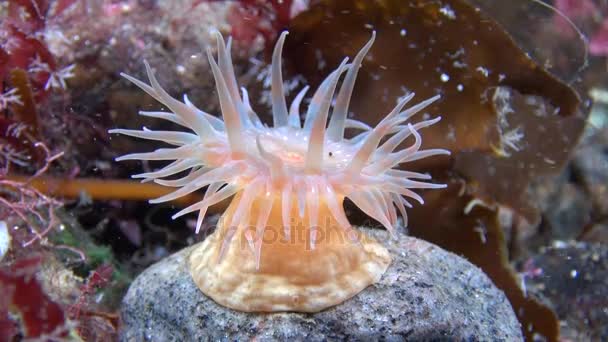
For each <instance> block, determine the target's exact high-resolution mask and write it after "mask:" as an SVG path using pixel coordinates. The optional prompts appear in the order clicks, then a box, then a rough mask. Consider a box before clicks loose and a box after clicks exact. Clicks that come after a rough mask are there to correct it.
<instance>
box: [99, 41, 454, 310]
mask: <svg viewBox="0 0 608 342" xmlns="http://www.w3.org/2000/svg"><path fill="white" fill-rule="evenodd" d="M215 35H216V38H217V54H218V61H217V62H216V60H215V59H214V58H213V57H212V54H211V52H210V51H209V50H208V51H207V54H208V57H209V63H210V65H211V69H212V71H213V75H214V78H215V81H216V86H217V92H218V96H219V99H220V106H221V112H222V117H223V120H221V119H219V118H217V117H215V116H213V115H210V114H208V113H205V112H204V111H202V110H200V109H198V108H196V107H195V106H194V105H193V104H192V103H191V102H190V101H189V100H188V98H187V97H186V96H184V101H183V102H181V101H178V100H176V99H174V98H172V97H171V96H170V95H169V94H167V93H166V92H165V91H164V90H163V89H162V87H161V86H160V85H159V83H158V81H157V80H156V79H155V76H154V73H153V72H152V70H151V68H150V66H149V65H148V64H147V63H145V64H146V69H147V73H148V77H149V79H150V85H148V84H146V83H144V82H142V81H139V80H137V79H135V78H133V77H131V76H128V75H125V74H123V76H124V77H125V78H127V79H128V80H130V81H131V82H133V83H135V84H136V85H137V86H139V87H140V88H142V89H143V90H144V91H145V92H147V93H148V94H150V95H151V96H152V97H154V98H155V99H156V100H158V101H159V102H161V103H162V104H164V105H165V106H166V107H167V108H168V109H169V110H170V112H140V114H141V115H144V116H149V117H156V118H160V119H165V120H169V121H172V122H174V123H176V124H178V125H180V126H183V127H184V128H186V129H187V130H188V132H181V131H151V130H148V129H146V128H144V129H143V130H141V131H139V130H127V129H115V130H111V131H110V132H112V133H121V134H125V135H130V136H134V137H138V138H144V139H151V140H160V141H164V142H166V143H168V144H170V145H173V147H172V148H161V149H158V150H156V151H153V152H147V153H134V154H129V155H125V156H122V157H119V158H117V160H169V161H172V162H171V163H170V164H168V165H167V166H165V167H163V168H161V169H159V170H157V171H153V172H147V173H142V174H139V175H134V176H133V177H134V178H141V179H143V181H154V182H156V183H158V184H162V185H165V186H169V187H175V188H177V189H176V190H175V191H174V192H172V193H170V194H167V195H165V196H162V197H160V198H157V199H154V200H151V201H150V202H151V203H160V202H165V201H170V200H173V199H176V198H179V197H181V196H184V195H187V194H189V193H191V192H194V191H197V190H199V189H202V188H206V192H205V195H204V198H203V200H202V201H200V202H198V203H195V204H193V205H191V206H189V207H187V208H185V209H183V210H181V211H179V212H178V213H176V214H175V215H174V218H176V217H179V216H181V215H184V214H188V213H192V212H198V220H197V225H196V232H197V233H198V231H199V229H200V227H201V225H202V222H203V219H204V217H205V213H206V211H207V208H208V207H209V206H211V205H213V204H216V203H218V202H220V201H222V200H224V199H226V198H229V197H231V196H234V195H236V196H234V200H233V202H232V204H231V205H230V208H229V209H228V210H227V212H226V213H225V214H224V216H223V217H222V220H221V224H220V225H219V227H218V230H217V231H216V233H214V235H212V236H214V237H215V239H208V240H207V241H205V242H204V245H205V246H204V248H203V249H199V250H198V252H194V253H193V256H192V259H191V267H192V271H193V277H194V279H195V280H197V279H199V278H200V279H199V280H200V281H197V284H198V285H199V287H200V288H201V289H202V290H203V292H205V293H207V294H209V295H210V296H211V297H213V298H214V299H216V301H218V302H220V303H222V304H224V305H227V306H230V307H234V308H237V309H241V310H245V311H275V310H300V311H317V310H320V309H322V308H324V307H327V306H328V305H334V304H337V303H338V302H339V301H341V300H344V299H346V298H349V297H350V296H352V295H353V294H355V293H357V292H358V291H360V290H361V289H363V288H364V287H365V286H367V285H369V284H370V283H373V282H374V281H376V280H377V279H379V276H380V275H381V274H382V273H383V272H384V270H386V267H387V266H388V263H390V257H388V255H387V253H386V251H385V250H384V252H382V251H380V250H381V249H382V247H381V246H380V245H378V244H377V243H376V242H374V241H371V239H369V238H361V236H360V235H359V234H358V233H356V232H353V230H352V227H351V225H350V223H349V221H348V219H347V217H346V215H345V213H344V209H343V207H342V202H343V199H344V198H345V197H347V198H349V199H350V200H351V201H352V202H353V203H354V204H355V205H357V206H358V207H359V208H360V209H361V210H363V211H364V212H365V213H366V214H367V215H369V216H371V217H372V218H374V219H376V220H377V221H378V222H380V223H381V224H382V225H383V226H384V227H386V229H388V230H389V231H390V232H391V233H392V232H393V231H394V227H395V225H396V224H397V218H398V216H401V217H402V218H403V222H404V224H405V225H407V213H406V209H405V208H406V207H411V205H410V202H409V201H408V199H413V200H415V201H418V202H420V203H422V202H423V200H422V198H421V197H420V196H419V195H418V194H417V193H416V192H414V191H413V190H412V189H416V188H426V189H433V188H442V187H444V185H442V184H433V183H429V182H428V180H429V179H430V178H431V177H430V176H429V175H427V174H422V173H416V172H409V171H404V170H400V169H396V167H397V166H399V165H400V164H402V163H407V162H410V161H414V160H418V159H421V158H425V157H429V156H433V155H440V154H449V152H448V151H446V150H442V149H429V150H421V136H420V134H419V132H418V131H419V130H420V129H422V128H424V127H427V126H430V125H432V124H434V123H436V122H437V121H439V119H440V118H434V119H431V120H426V121H419V122H417V123H410V122H409V119H410V118H411V117H412V116H413V115H414V114H416V113H418V112H420V111H421V110H423V109H424V108H426V107H427V106H428V105H430V104H431V103H433V102H434V101H436V100H437V99H438V96H435V97H433V98H430V99H428V100H425V101H423V102H420V103H418V104H416V105H414V106H412V107H409V108H407V109H405V106H406V104H407V103H408V102H409V101H410V100H411V99H412V97H413V94H411V95H409V96H407V97H405V98H403V99H401V100H400V101H399V103H398V104H397V105H396V106H395V108H394V109H393V110H392V111H391V112H390V113H388V114H387V115H386V116H385V117H384V119H383V120H382V121H381V122H380V123H379V124H378V125H377V126H376V127H373V128H372V127H369V126H368V125H366V124H365V123H363V122H360V121H357V120H353V119H349V118H347V113H348V105H349V102H350V98H351V95H352V92H353V87H354V83H355V79H356V76H357V73H358V71H359V68H360V67H361V63H362V61H363V59H364V57H365V55H366V54H367V52H368V51H369V49H370V48H371V46H372V44H373V41H374V37H375V33H374V34H373V35H372V38H371V39H370V41H369V42H368V43H367V44H366V45H365V46H364V47H363V48H362V49H361V50H360V52H359V53H358V54H357V56H355V58H354V60H353V61H352V63H348V59H344V61H343V62H342V63H341V64H340V65H339V66H338V67H337V68H336V69H335V70H334V71H333V72H332V73H330V74H329V76H327V78H326V79H325V80H324V81H323V82H322V83H321V85H320V86H319V88H318V89H317V90H316V91H315V93H314V94H313V96H312V99H311V101H310V104H309V106H308V108H307V110H306V113H305V115H304V117H305V118H304V120H301V113H300V104H301V102H302V100H303V98H304V97H305V95H306V92H307V90H308V87H305V88H304V89H302V90H301V91H300V92H299V93H298V95H297V96H296V97H295V99H294V100H293V102H292V103H291V105H290V107H289V109H288V108H287V104H286V100H285V97H284V92H283V78H282V75H281V52H282V48H283V43H284V41H285V38H286V35H287V32H283V33H282V34H281V35H280V37H279V39H278V42H277V44H276V46H275V50H274V53H273V56H272V66H271V77H272V83H271V87H272V89H271V97H272V117H273V126H272V127H269V126H267V125H265V124H263V123H262V121H261V120H260V118H259V117H258V115H257V114H256V113H255V112H254V111H253V109H252V108H251V105H250V102H249V99H248V95H247V91H246V90H245V89H244V88H242V89H241V90H240V91H239V89H238V86H237V82H236V77H235V74H234V71H233V67H232V61H231V57H230V52H229V51H230V45H231V44H230V40H229V41H228V44H227V45H226V44H225V42H224V40H223V38H222V36H221V34H219V33H215ZM343 74H345V76H344V79H343V80H342V82H341V85H340V87H339V91H337V95H336V97H335V104H334V105H333V108H332V105H331V104H332V100H333V99H334V95H335V93H336V90H337V88H338V84H339V81H340V79H341V77H342V75H343ZM330 109H331V110H332V113H331V116H330V115H329V112H330ZM347 128H351V129H356V130H359V132H360V133H359V134H357V135H355V136H353V137H351V138H345V136H344V131H345V129H347ZM408 137H413V140H414V141H413V143H412V144H411V145H410V146H409V147H407V148H404V149H400V148H399V146H400V145H401V144H402V142H404V141H405V140H406V139H408ZM410 140H411V138H410ZM184 171H189V173H188V174H187V175H186V176H183V177H181V178H177V179H173V178H171V177H172V176H174V175H176V174H180V173H182V172H184ZM298 225H300V226H302V227H304V230H303V231H304V232H305V234H306V238H301V239H293V238H292V234H293V233H294V227H295V226H298ZM336 227H337V229H334V228H336ZM271 228H272V229H271ZM278 230H280V231H281V234H280V236H281V239H276V238H275V239H268V238H267V237H268V234H269V232H270V231H272V232H274V233H273V234H278V233H277V231H278ZM337 231H339V232H342V233H341V234H343V235H342V237H343V238H344V237H350V238H353V237H354V238H356V239H355V240H356V241H352V239H350V240H349V241H351V242H352V243H347V244H345V243H338V244H336V243H333V242H331V241H330V240H331V239H327V238H325V239H323V241H321V239H320V237H327V236H328V235H329V234H330V232H337ZM301 233H302V231H300V234H301ZM235 236H236V237H237V238H236V239H235ZM296 240H297V241H296ZM243 241H245V242H246V243H245V244H244V246H245V247H246V248H241V247H243V244H242V242H243ZM277 241H282V242H283V243H285V242H287V243H288V244H289V243H291V247H289V246H288V247H280V248H279V247H277V246H278V245H276V244H274V243H275V242H277ZM294 241H296V242H294ZM340 241H343V242H344V241H346V240H345V239H341V240H340ZM277 243H278V242H277ZM294 243H296V244H298V246H297V247H294ZM337 245H341V246H342V247H336V246H337ZM345 245H348V246H347V247H345ZM231 246H233V247H234V248H231ZM275 247H277V248H275ZM230 250H232V251H230ZM296 250H299V251H300V252H294V251H296ZM357 250H359V252H357ZM205 251H206V252H205ZM244 253H245V254H244ZM247 253H250V254H248V255H249V257H248V256H247ZM307 253H308V254H307ZM315 253H317V254H315ZM312 255H316V256H315V257H311V256H312ZM328 255H329V259H330V260H334V263H335V264H342V266H336V265H333V266H332V265H331V264H330V265H327V264H326V263H323V262H314V260H315V259H316V260H319V258H321V259H322V258H324V257H328ZM226 258H227V259H228V261H226V260H224V259H226ZM239 258H241V259H244V260H242V261H241V264H240V265H232V264H234V263H237V264H238V263H239V261H238V260H239ZM294 258H295V259H299V260H300V262H298V263H295V264H294V263H290V262H288V261H287V260H293V259H294ZM212 259H213V260H214V265H216V266H215V267H216V268H215V271H214V268H213V266H212V265H211V264H210V263H211V260H212ZM340 259H343V260H341V261H340ZM335 260H338V261H337V262H336V261H335ZM222 263H223V264H224V265H231V266H228V267H224V268H225V270H224V271H222V272H218V271H217V270H218V269H220V268H221V267H220V266H219V265H220V264H222ZM201 265H202V266H201ZM306 265H308V266H306ZM311 265H314V267H317V268H323V267H325V268H326V269H327V268H335V269H333V270H332V271H331V272H329V273H326V272H325V273H324V272H320V273H323V274H325V278H326V279H325V280H324V281H322V282H321V283H323V282H326V283H327V282H328V281H330V280H329V279H330V278H332V277H333V278H334V279H337V278H340V277H342V278H341V279H342V280H344V279H350V278H349V274H350V275H352V274H356V273H357V272H358V271H357V270H361V269H364V270H366V271H365V272H363V273H366V274H365V275H362V276H361V277H360V278H361V279H365V280H363V281H361V282H355V283H356V286H354V288H353V289H351V290H349V291H346V292H348V293H344V294H341V295H338V296H337V297H336V298H333V297H332V296H330V297H332V298H333V299H332V300H327V301H324V303H323V304H322V305H318V303H315V304H313V305H308V306H306V305H304V306H302V305H299V304H297V305H291V306H290V305H284V304H285V303H284V301H280V300H279V304H278V305H267V304H268V302H273V301H276V298H273V295H272V292H273V291H274V292H277V291H278V292H281V291H280V290H276V289H275V290H272V291H270V294H269V297H264V298H262V299H260V298H259V296H258V298H257V300H256V301H257V302H260V303H261V304H256V305H245V306H239V305H234V304H231V303H234V302H238V301H239V300H240V299H238V298H241V299H242V298H245V297H247V296H248V295H251V294H252V293H253V294H254V295H255V292H251V293H249V294H244V295H243V296H241V297H238V296H237V297H234V293H235V292H237V293H240V292H239V291H240V290H239V291H236V290H235V288H234V287H233V288H226V286H223V285H218V284H224V283H234V284H236V283H235V282H230V281H228V280H227V279H222V277H228V278H229V277H230V276H231V275H230V274H227V273H240V274H249V275H250V276H251V277H253V278H255V279H249V280H248V281H249V282H245V283H246V284H249V285H248V286H249V288H250V290H249V291H251V288H252V287H253V288H257V289H258V294H259V291H260V290H259V289H260V288H263V287H264V286H263V285H261V284H266V283H265V282H264V281H261V280H260V279H258V278H260V276H263V275H269V277H270V276H271V277H272V279H275V278H276V277H277V276H280V275H282V276H284V277H286V278H289V280H287V281H286V283H288V284H291V285H293V284H304V283H306V284H309V285H310V284H315V287H314V289H313V290H312V292H310V291H309V290H310V289H311V287H310V286H308V285H307V286H308V287H307V289H306V290H304V291H303V290H302V288H303V287H302V286H300V290H298V289H297V288H298V286H296V287H295V288H290V290H288V291H287V290H285V291H286V292H285V293H288V294H289V295H287V297H289V298H291V299H289V300H287V302H294V301H295V302H298V303H301V302H307V301H305V300H302V298H304V297H308V296H309V295H311V294H310V293H315V291H317V293H318V289H319V288H318V285H319V284H318V282H317V281H315V280H314V279H317V280H319V279H318V278H319V277H316V278H315V277H313V276H312V274H314V273H315V272H311V273H310V274H309V276H310V277H312V278H310V279H309V280H304V281H302V279H305V278H306V276H305V275H304V274H302V272H299V271H297V270H296V269H300V270H302V269H310V270H314V267H313V268H310V267H312V266H311ZM353 265H355V266H353ZM370 265H373V266H370ZM233 266H234V267H233ZM290 272H291V273H290ZM332 272H334V273H332ZM304 273H306V272H304ZM317 273H318V272H317ZM195 274H197V275H195ZM211 274H213V276H210V275H211ZM339 275H342V276H339ZM213 277H215V278H213ZM256 277H257V278H256ZM211 278H213V279H215V280H210V279H211ZM321 278H323V277H321ZM204 279H207V280H206V281H205V280H204ZM239 281H240V282H241V283H243V279H241V278H239ZM349 281H351V282H352V279H350V280H349ZM200 282H203V283H204V284H202V285H201V283H200ZM205 282H206V283H205ZM214 282H215V283H214ZM237 283H238V282H237ZM213 284H215V285H213ZM251 284H255V285H251ZM267 285H268V286H273V285H272V284H267ZM274 285H276V284H274ZM333 285H335V284H332V286H333ZM213 286H216V290H217V286H219V287H220V290H218V291H216V290H213V289H212V288H213ZM235 286H236V285H235ZM332 286H329V287H328V288H332ZM287 287H289V286H287ZM287 287H284V288H283V289H286V288H287ZM304 287H306V286H304ZM315 289H316V290H315ZM241 290H242V287H241ZM213 291H216V292H217V293H211V292H213ZM298 291H300V293H299V294H298V293H297V292H298ZM230 292H232V293H233V294H232V295H229V294H227V293H230ZM321 292H322V291H321ZM335 292H336V291H335V290H334V293H335ZM338 292H340V291H338ZM285 293H283V294H281V296H283V297H285ZM225 296H232V298H229V299H228V300H226V298H224V297H225ZM303 296H304V297H303ZM279 297H280V296H279ZM283 297H281V298H283ZM287 297H285V298H287ZM296 297H297V298H300V299H298V300H293V298H296ZM235 298H237V299H235ZM313 302H314V301H313ZM264 303H266V304H264ZM328 303H329V304H328Z"/></svg>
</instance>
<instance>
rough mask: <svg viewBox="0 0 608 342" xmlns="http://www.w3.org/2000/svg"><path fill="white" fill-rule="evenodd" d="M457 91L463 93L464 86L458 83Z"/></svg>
mask: <svg viewBox="0 0 608 342" xmlns="http://www.w3.org/2000/svg"><path fill="white" fill-rule="evenodd" d="M456 90H458V91H463V90H464V86H463V85H462V84H460V83H458V85H457V86H456Z"/></svg>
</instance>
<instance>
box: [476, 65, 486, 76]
mask: <svg viewBox="0 0 608 342" xmlns="http://www.w3.org/2000/svg"><path fill="white" fill-rule="evenodd" d="M475 70H477V71H479V72H480V73H481V74H482V75H484V76H485V77H488V75H489V74H490V70H488V69H486V68H484V67H482V66H478V67H477V69H475Z"/></svg>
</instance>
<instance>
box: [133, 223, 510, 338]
mask: <svg viewBox="0 0 608 342" xmlns="http://www.w3.org/2000/svg"><path fill="white" fill-rule="evenodd" d="M365 231H366V232H367V233H368V234H370V235H372V236H374V237H375V238H376V239H378V240H379V241H381V242H382V243H383V244H384V245H385V246H386V247H387V248H388V249H389V251H390V252H391V254H392V256H393V258H394V260H393V263H392V264H391V266H390V267H389V269H388V271H387V272H386V273H385V274H384V276H383V277H382V279H381V280H380V282H379V283H377V284H374V285H372V286H370V287H368V288H367V289H365V290H364V291H363V292H361V293H359V294H358V295H357V296H355V297H353V298H351V299H350V300H348V301H346V302H344V303H342V304H340V305H338V306H336V307H333V308H330V309H327V310H325V311H322V312H319V313H316V314H301V313H273V314H251V313H243V312H237V311H233V310H231V309H227V308H224V307H222V306H220V305H218V304H216V303H215V302H214V301H213V300H211V299H210V298H208V297H206V296H205V295H204V294H202V293H201V292H200V291H199V290H198V288H197V287H196V286H195V285H194V283H193V281H192V279H191V278H190V274H189V273H188V267H187V256H188V254H189V253H190V250H191V248H187V249H184V250H182V251H180V252H178V253H176V254H174V255H172V256H170V257H168V258H166V259H164V260H162V261H160V262H159V263H157V264H155V265H153V266H151V267H150V268H149V269H147V270H146V271H144V272H143V273H142V274H141V275H140V276H139V277H138V278H137V279H136V280H135V281H134V282H133V284H132V285H131V287H130V289H129V291H128V293H127V295H126V296H125V298H124V300H123V306H122V310H121V316H122V321H123V328H122V331H121V340H122V341H142V340H146V341H204V340H246V339H253V338H255V339H256V340H258V341H267V340H298V341H300V340H306V341H321V340H378V339H385V340H390V341H402V340H406V339H407V340H438V339H439V340H441V339H446V338H449V339H456V340H493V341H516V340H522V335H521V330H520V329H521V328H520V324H519V322H518V321H517V318H516V317H515V314H514V313H513V310H512V308H511V305H510V304H509V302H508V300H507V298H506V297H505V295H504V294H503V293H502V291H500V290H498V289H497V288H496V287H495V286H494V285H493V284H492V282H491V281H490V280H489V278H488V277H487V276H486V275H485V274H484V273H483V272H482V271H481V270H480V269H479V268H477V267H476V266H474V265H472V264H471V263H469V262H467V261H466V260H464V259H462V258H460V257H458V256H456V255H454V254H452V253H449V252H446V251H444V250H442V249H440V248H439V247H437V246H434V245H432V244H430V243H428V242H424V241H422V240H418V239H415V238H411V237H407V236H403V235H402V236H399V237H398V238H396V239H390V238H389V237H388V234H387V233H386V231H383V230H370V229H365Z"/></svg>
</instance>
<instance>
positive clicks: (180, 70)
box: [175, 64, 186, 75]
mask: <svg viewBox="0 0 608 342" xmlns="http://www.w3.org/2000/svg"><path fill="white" fill-rule="evenodd" d="M175 71H177V73H178V74H180V75H183V74H184V73H185V72H186V67H184V66H183V65H181V64H178V65H177V66H175Z"/></svg>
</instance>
